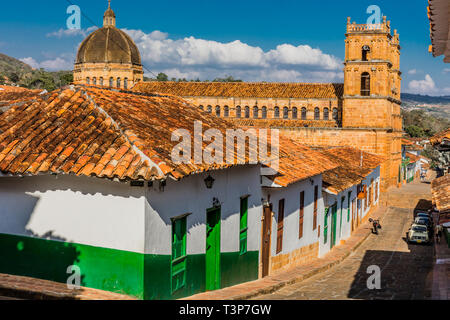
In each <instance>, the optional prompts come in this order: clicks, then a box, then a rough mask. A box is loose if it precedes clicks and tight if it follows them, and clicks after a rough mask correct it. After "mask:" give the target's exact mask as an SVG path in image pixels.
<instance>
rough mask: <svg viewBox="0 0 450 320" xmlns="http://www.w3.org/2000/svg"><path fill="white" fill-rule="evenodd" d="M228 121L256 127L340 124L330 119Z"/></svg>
mask: <svg viewBox="0 0 450 320" xmlns="http://www.w3.org/2000/svg"><path fill="white" fill-rule="evenodd" d="M228 121H230V122H232V123H233V124H235V125H236V126H238V127H256V128H289V127H290V128H304V127H311V128H312V127H315V128H336V127H337V126H338V125H337V123H336V121H334V120H330V121H326V120H289V119H279V120H274V119H236V118H230V119H228Z"/></svg>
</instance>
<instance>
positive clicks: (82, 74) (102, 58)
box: [73, 1, 144, 90]
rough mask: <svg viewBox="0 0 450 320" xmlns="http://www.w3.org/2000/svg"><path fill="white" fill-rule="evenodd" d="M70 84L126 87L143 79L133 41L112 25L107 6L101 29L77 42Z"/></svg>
mask: <svg viewBox="0 0 450 320" xmlns="http://www.w3.org/2000/svg"><path fill="white" fill-rule="evenodd" d="M73 78H74V83H76V84H92V85H98V86H108V87H115V88H122V89H125V90H126V89H128V88H131V87H133V86H134V85H135V84H136V83H138V82H139V81H142V80H143V78H144V72H143V69H142V64H141V55H140V53H139V49H138V48H137V46H136V44H135V43H134V42H133V40H132V39H131V38H130V36H129V35H127V34H126V33H125V32H123V31H122V30H120V29H118V28H116V15H115V13H114V11H113V10H112V9H111V1H109V5H108V10H106V12H105V14H104V16H103V28H100V29H98V30H96V31H94V32H93V33H91V34H90V35H89V36H88V37H87V38H86V39H85V40H84V41H83V42H82V43H81V45H80V48H79V49H78V54H77V59H76V62H75V67H74V70H73Z"/></svg>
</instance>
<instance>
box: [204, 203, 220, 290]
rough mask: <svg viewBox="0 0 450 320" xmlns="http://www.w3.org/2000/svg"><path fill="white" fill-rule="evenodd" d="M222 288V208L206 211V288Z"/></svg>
mask: <svg viewBox="0 0 450 320" xmlns="http://www.w3.org/2000/svg"><path fill="white" fill-rule="evenodd" d="M219 288H220V208H214V209H210V210H208V211H207V213H206V290H216V289H219Z"/></svg>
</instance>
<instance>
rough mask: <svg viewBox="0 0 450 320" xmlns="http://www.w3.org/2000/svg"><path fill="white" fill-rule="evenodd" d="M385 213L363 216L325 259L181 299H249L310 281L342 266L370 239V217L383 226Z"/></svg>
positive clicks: (377, 212)
mask: <svg viewBox="0 0 450 320" xmlns="http://www.w3.org/2000/svg"><path fill="white" fill-rule="evenodd" d="M386 211H387V210H386V207H384V206H380V207H378V208H376V209H375V210H374V211H372V212H371V213H369V214H368V215H366V217H364V220H365V222H363V223H362V224H361V225H360V226H359V227H358V228H357V229H356V230H355V232H354V233H353V235H352V236H351V237H350V238H349V239H347V240H346V241H345V243H343V244H340V245H338V246H336V247H334V248H333V249H332V250H331V251H330V252H328V253H327V254H325V256H324V257H322V258H318V259H315V260H313V261H311V262H309V263H306V264H302V265H298V266H295V267H293V268H290V269H288V270H286V269H284V270H279V271H278V272H276V273H274V274H273V275H270V276H268V277H265V278H262V279H258V280H255V281H251V282H246V283H241V284H238V285H235V286H232V287H227V288H224V289H220V290H215V291H208V292H203V293H199V294H196V295H193V296H190V297H186V298H184V299H182V300H247V299H251V298H255V297H257V296H260V295H265V294H269V293H272V292H274V291H276V290H278V289H280V288H282V287H284V286H286V285H291V284H294V283H297V282H300V281H303V280H305V279H308V278H310V277H312V276H314V275H316V274H318V273H322V272H325V271H326V270H329V269H330V268H332V267H333V266H335V265H337V264H339V263H341V262H342V261H343V260H344V259H345V258H347V257H348V256H349V255H350V254H351V253H352V252H353V251H354V250H356V249H357V248H358V247H359V246H360V245H361V244H362V243H363V242H364V240H365V239H366V238H367V237H369V235H370V234H371V233H372V228H371V224H370V223H369V222H368V221H367V220H368V218H369V217H372V218H380V223H381V225H383V218H384V216H385V214H386Z"/></svg>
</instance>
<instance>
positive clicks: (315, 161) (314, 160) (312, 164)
mask: <svg viewBox="0 0 450 320" xmlns="http://www.w3.org/2000/svg"><path fill="white" fill-rule="evenodd" d="M279 141H280V144H279V149H280V151H279V155H280V157H279V169H278V172H279V175H277V176H276V177H274V179H273V181H274V182H275V183H276V184H278V185H280V186H282V187H286V186H288V185H290V184H292V183H295V182H297V181H301V180H305V179H307V178H309V177H313V176H316V175H318V174H321V173H323V172H325V171H327V170H331V169H333V168H336V166H337V164H336V163H334V162H333V161H332V160H330V159H328V158H327V157H324V156H323V154H322V153H321V152H320V151H317V150H314V149H312V148H310V147H307V146H305V145H302V144H301V143H299V142H297V141H295V140H292V139H290V138H287V137H285V136H283V135H280V140H279Z"/></svg>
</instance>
